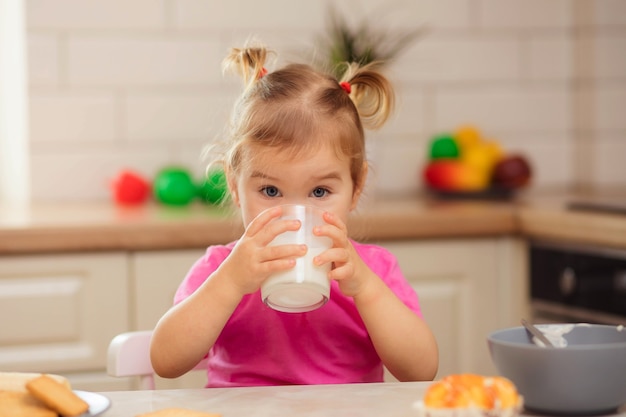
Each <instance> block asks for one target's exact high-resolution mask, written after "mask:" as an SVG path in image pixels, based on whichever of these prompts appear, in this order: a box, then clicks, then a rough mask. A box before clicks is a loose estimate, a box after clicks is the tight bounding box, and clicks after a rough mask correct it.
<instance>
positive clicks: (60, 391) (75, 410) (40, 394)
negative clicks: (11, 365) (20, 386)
mask: <svg viewBox="0 0 626 417" xmlns="http://www.w3.org/2000/svg"><path fill="white" fill-rule="evenodd" d="M26 389H27V390H28V392H30V393H31V394H32V395H33V396H34V397H35V398H37V399H38V400H40V401H41V402H43V403H44V404H45V405H47V406H48V407H49V408H51V409H53V410H54V411H56V412H57V413H59V414H61V415H63V416H65V417H74V416H78V415H81V414H83V413H84V412H86V411H87V410H89V404H87V403H86V402H85V401H83V399H82V398H80V397H79V396H78V395H76V394H75V393H74V392H73V391H72V390H71V389H70V388H68V387H67V386H65V385H63V384H62V383H59V382H58V381H56V380H55V379H53V378H51V377H50V376H48V375H41V376H40V377H37V378H35V379H32V380H30V381H28V382H27V383H26Z"/></svg>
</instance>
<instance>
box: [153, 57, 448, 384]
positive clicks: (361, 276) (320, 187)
mask: <svg viewBox="0 0 626 417" xmlns="http://www.w3.org/2000/svg"><path fill="white" fill-rule="evenodd" d="M267 55H268V51H267V50H266V49H265V47H263V46H257V47H246V48H243V49H233V50H232V51H231V53H230V54H229V55H228V56H227V57H226V59H225V61H224V68H225V70H229V71H234V72H236V73H238V74H239V75H240V76H241V77H242V78H243V81H244V84H245V89H244V92H243V95H242V96H241V98H240V100H239V102H238V103H237V104H236V106H235V109H234V112H233V117H232V120H231V126H230V131H229V134H228V135H227V144H226V145H227V147H226V148H225V149H224V150H223V152H222V153H221V154H219V156H215V155H218V153H217V152H213V153H212V155H213V156H214V157H215V158H216V160H218V162H219V163H221V164H223V167H224V170H225V173H226V177H227V180H228V186H229V190H230V195H231V197H232V202H233V203H234V204H235V205H236V206H237V207H238V208H239V209H240V211H241V215H242V218H243V224H244V226H245V232H244V233H243V235H242V236H241V238H240V239H239V240H237V241H235V242H232V243H230V244H227V245H224V246H211V247H209V248H208V250H207V251H206V254H205V255H204V256H203V257H202V258H200V259H199V260H198V261H197V262H196V263H195V264H194V265H193V266H192V268H191V270H190V271H189V273H188V274H187V276H186V277H185V279H184V280H183V282H182V284H181V285H180V287H179V288H178V291H177V292H176V295H175V300H174V303H175V305H174V307H172V308H171V309H170V310H169V311H168V312H167V313H166V314H165V315H164V316H163V317H162V318H161V320H160V321H159V322H158V324H157V326H156V328H155V329H154V334H153V337H152V342H151V360H152V365H153V367H154V369H155V371H156V372H157V374H159V375H161V376H162V377H167V378H174V377H178V376H180V375H182V374H184V373H186V372H188V371H189V370H190V369H192V368H193V367H194V366H195V365H196V364H197V363H198V362H199V361H200V360H201V359H202V358H203V357H205V356H207V355H208V358H209V366H208V385H207V386H208V387H234V386H255V385H287V384H325V383H353V382H380V381H382V380H383V365H384V366H385V367H386V368H387V369H388V370H389V371H390V372H391V373H392V374H393V375H394V376H395V377H396V378H397V379H399V380H400V381H415V380H432V379H433V378H434V377H435V374H436V372H437V367H438V350H437V344H436V341H435V339H434V337H433V334H432V333H431V331H430V329H429V327H428V326H427V324H426V323H425V322H424V320H423V319H422V316H421V312H420V308H419V304H418V299H417V295H416V294H415V292H414V291H413V289H412V288H411V286H410V285H409V284H408V282H407V281H406V279H405V278H404V277H403V275H402V272H401V271H400V269H399V267H398V263H397V260H396V259H395V257H394V256H393V255H392V254H391V253H390V252H388V251H387V250H385V249H384V248H382V247H379V246H374V245H364V244H360V243H357V242H355V241H353V240H351V239H349V238H348V230H347V228H346V223H347V218H348V215H349V213H350V212H351V211H352V210H354V209H355V207H356V206H357V202H358V200H359V197H360V195H361V192H362V191H363V186H364V183H365V178H366V176H367V167H368V166H367V162H366V160H365V142H364V132H363V126H366V127H368V128H378V127H380V126H382V124H383V123H384V122H385V121H386V120H387V118H388V116H389V114H390V112H391V109H392V107H393V90H392V88H391V85H390V83H389V81H388V80H387V79H386V78H385V77H384V76H383V75H381V74H380V73H379V72H378V71H377V70H376V67H374V66H371V65H370V66H364V67H359V66H358V65H355V64H352V65H350V66H347V71H346V73H345V75H344V76H343V78H342V80H341V82H338V81H337V80H336V79H334V78H332V77H331V76H328V75H324V74H322V73H320V72H317V71H315V70H314V69H312V68H311V67H309V66H307V65H299V64H291V65H287V66H285V67H284V68H282V69H279V70H277V71H274V72H267V70H266V69H265V64H266V58H267ZM281 204H308V205H312V206H316V207H318V208H320V209H322V210H323V211H324V216H323V218H324V221H325V225H324V226H320V227H317V228H316V229H315V231H314V233H315V234H317V235H319V236H326V237H328V238H330V239H331V240H332V242H333V247H332V248H331V249H329V250H327V251H325V252H323V253H321V254H320V255H318V256H317V257H315V258H314V263H315V264H316V265H324V264H329V263H330V264H331V265H332V269H331V272H330V273H329V274H328V279H329V280H331V293H330V299H329V301H328V302H327V303H326V304H325V305H324V306H322V307H321V308H319V309H317V310H314V311H310V312H306V313H283V312H278V311H275V310H272V309H271V308H269V307H267V306H266V305H265V304H264V303H263V302H262V300H261V295H260V286H261V284H262V283H263V281H264V280H266V279H267V278H268V276H270V275H271V274H272V273H275V272H277V271H284V270H287V269H289V268H292V267H293V266H294V265H295V260H294V258H297V257H300V256H303V255H304V254H305V253H306V250H307V248H306V246H303V245H295V244H294V245H282V246H268V243H270V242H271V241H272V240H273V239H274V238H275V237H276V236H277V235H279V234H281V233H283V232H286V231H293V230H297V229H298V228H299V227H300V224H299V222H298V221H297V220H280V221H277V220H276V219H277V218H278V217H280V215H281V207H279V206H280V205H281ZM266 209H269V210H266ZM261 213H262V214H261Z"/></svg>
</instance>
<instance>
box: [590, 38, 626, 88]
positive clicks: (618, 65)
mask: <svg viewBox="0 0 626 417" xmlns="http://www.w3.org/2000/svg"><path fill="white" fill-rule="evenodd" d="M595 62H596V73H595V76H596V77H599V78H616V79H621V80H622V81H625V79H626V32H623V33H617V34H612V33H611V34H608V33H607V34H600V35H598V36H597V37H596V42H595Z"/></svg>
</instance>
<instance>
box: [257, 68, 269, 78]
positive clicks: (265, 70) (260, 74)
mask: <svg viewBox="0 0 626 417" xmlns="http://www.w3.org/2000/svg"><path fill="white" fill-rule="evenodd" d="M266 75H267V68H265V67H263V68H261V71H260V72H259V76H258V77H257V80H260V79H261V78H263V77H264V76H266Z"/></svg>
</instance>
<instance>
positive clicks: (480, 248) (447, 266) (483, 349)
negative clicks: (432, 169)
mask: <svg viewBox="0 0 626 417" xmlns="http://www.w3.org/2000/svg"><path fill="white" fill-rule="evenodd" d="M383 245H384V246H385V247H386V248H388V249H389V250H391V252H392V253H394V254H395V255H396V257H397V258H398V262H399V264H400V267H401V268H402V271H403V272H404V274H405V276H406V278H407V279H408V280H409V281H410V283H411V285H412V286H413V288H415V290H416V292H417V294H418V296H419V298H420V305H421V308H422V313H423V315H424V318H425V320H426V321H427V322H428V324H429V325H430V326H431V328H432V330H433V332H434V333H435V336H436V338H437V342H438V344H439V351H440V366H439V372H438V377H441V376H445V375H448V374H452V373H461V372H474V373H481V374H494V373H495V372H496V370H495V367H494V366H493V364H492V363H491V359H490V357H489V352H488V349H487V342H486V337H487V335H488V334H489V333H490V332H491V331H493V330H495V329H497V328H500V327H506V326H510V325H516V323H519V317H520V314H522V311H523V310H522V307H523V305H524V301H523V300H524V299H525V297H526V292H525V291H524V290H523V288H524V287H525V275H524V270H523V269H521V268H520V265H523V260H520V259H519V257H522V256H523V253H524V252H523V247H521V246H519V242H517V241H515V240H514V239H507V238H493V239H467V240H462V239H458V240H456V239H455V240H427V241H419V242H384V243H383Z"/></svg>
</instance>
